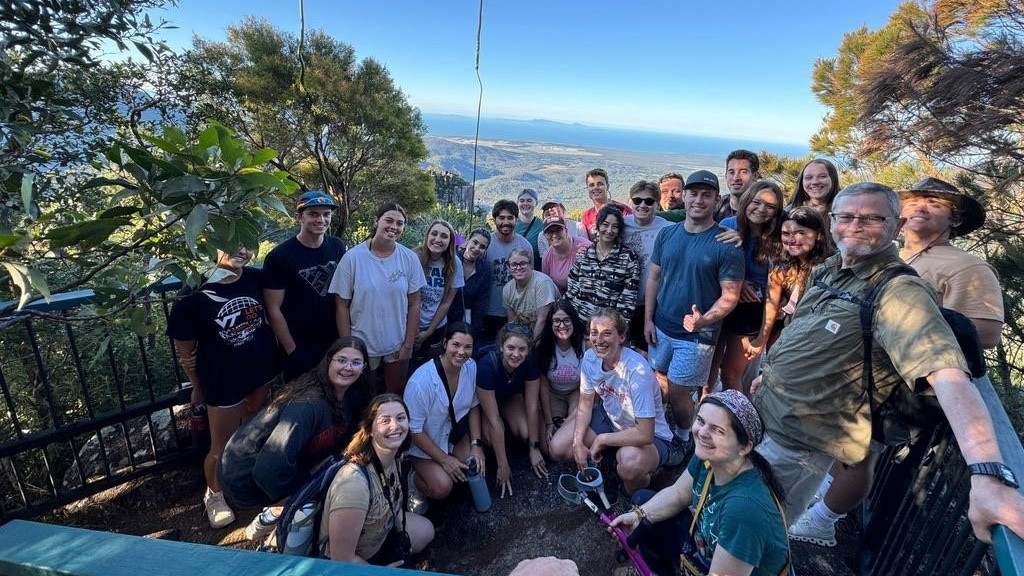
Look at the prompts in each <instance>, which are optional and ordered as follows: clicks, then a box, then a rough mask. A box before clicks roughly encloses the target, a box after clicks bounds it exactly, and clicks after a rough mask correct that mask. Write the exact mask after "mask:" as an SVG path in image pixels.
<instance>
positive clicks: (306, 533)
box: [284, 502, 316, 556]
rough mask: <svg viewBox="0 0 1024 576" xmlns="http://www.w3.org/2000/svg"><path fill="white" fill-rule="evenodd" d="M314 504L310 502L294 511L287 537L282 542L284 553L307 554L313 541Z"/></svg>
mask: <svg viewBox="0 0 1024 576" xmlns="http://www.w3.org/2000/svg"><path fill="white" fill-rule="evenodd" d="M315 512H316V504H314V503H312V502H310V503H309V504H306V505H304V506H303V507H301V508H299V509H298V510H296V511H295V516H293V517H292V524H291V527H290V528H289V529H288V537H287V538H286V539H285V543H284V553H285V554H291V555H293V556H309V552H310V546H311V545H312V543H313V517H314V513H315Z"/></svg>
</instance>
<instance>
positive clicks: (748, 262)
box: [722, 216, 768, 300]
mask: <svg viewBox="0 0 1024 576" xmlns="http://www.w3.org/2000/svg"><path fill="white" fill-rule="evenodd" d="M722 226H726V227H728V228H732V229H733V230H739V229H740V227H739V223H738V222H737V221H736V217H735V216H729V217H728V218H724V219H723V220H722ZM760 246H761V238H760V237H759V236H747V237H746V238H744V239H743V264H744V265H745V267H746V268H745V270H746V273H745V275H746V280H747V281H748V282H753V283H754V284H756V285H757V288H759V289H760V295H761V299H762V300H763V299H764V293H765V289H766V288H767V287H768V264H761V263H759V262H758V261H757V260H756V256H757V250H758V249H759V248H760Z"/></svg>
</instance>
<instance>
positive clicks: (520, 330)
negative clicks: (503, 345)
mask: <svg viewBox="0 0 1024 576" xmlns="http://www.w3.org/2000/svg"><path fill="white" fill-rule="evenodd" d="M505 330H506V331H508V332H512V333H513V334H526V335H527V336H530V335H532V334H533V330H532V329H531V328H530V326H529V325H527V324H519V323H517V322H509V323H508V324H505Z"/></svg>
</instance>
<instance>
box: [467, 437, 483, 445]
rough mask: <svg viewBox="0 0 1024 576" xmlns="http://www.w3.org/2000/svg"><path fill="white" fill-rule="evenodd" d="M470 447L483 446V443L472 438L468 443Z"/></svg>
mask: <svg viewBox="0 0 1024 576" xmlns="http://www.w3.org/2000/svg"><path fill="white" fill-rule="evenodd" d="M469 444H470V446H483V445H484V443H483V442H482V441H481V440H480V439H479V438H473V439H472V440H470V441H469Z"/></svg>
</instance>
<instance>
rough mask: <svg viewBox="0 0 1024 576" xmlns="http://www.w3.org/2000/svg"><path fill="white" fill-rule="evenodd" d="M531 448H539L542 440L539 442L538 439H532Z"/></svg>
mask: <svg viewBox="0 0 1024 576" xmlns="http://www.w3.org/2000/svg"><path fill="white" fill-rule="evenodd" d="M530 448H537V449H540V442H538V441H536V440H531V441H530Z"/></svg>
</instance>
